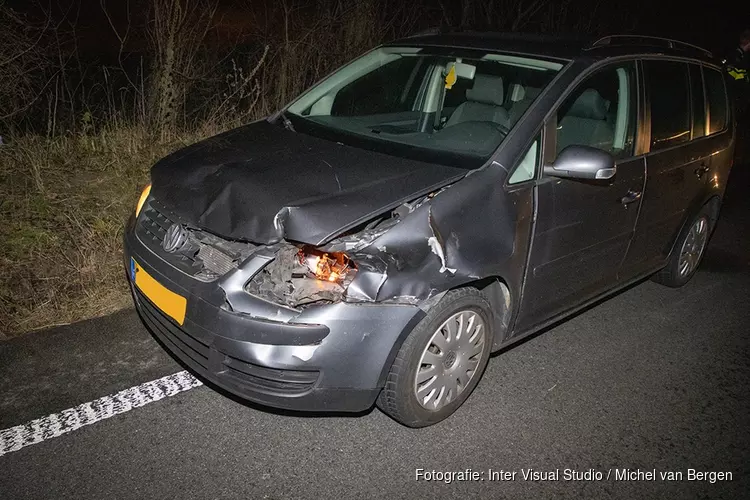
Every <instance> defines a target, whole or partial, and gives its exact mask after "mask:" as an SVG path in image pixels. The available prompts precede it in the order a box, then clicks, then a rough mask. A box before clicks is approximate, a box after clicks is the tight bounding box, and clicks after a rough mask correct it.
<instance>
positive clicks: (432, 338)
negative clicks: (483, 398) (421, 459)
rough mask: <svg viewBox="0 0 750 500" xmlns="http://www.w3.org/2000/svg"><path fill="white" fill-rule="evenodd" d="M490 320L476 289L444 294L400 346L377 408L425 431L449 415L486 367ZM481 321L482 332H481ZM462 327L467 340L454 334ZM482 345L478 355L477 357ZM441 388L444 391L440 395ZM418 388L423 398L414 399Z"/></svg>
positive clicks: (470, 390) (490, 333)
mask: <svg viewBox="0 0 750 500" xmlns="http://www.w3.org/2000/svg"><path fill="white" fill-rule="evenodd" d="M492 317H493V316H492V310H491V307H490V304H489V301H488V300H487V298H486V297H485V296H484V294H483V293H482V292H480V291H479V290H477V289H475V288H461V289H458V290H451V291H449V292H448V293H446V294H445V296H444V297H443V298H442V299H441V300H440V302H438V304H437V305H435V307H433V308H432V309H430V311H429V312H428V313H427V315H426V316H425V317H424V318H423V319H422V320H421V321H420V322H419V323H418V324H417V326H416V327H415V328H414V330H412V332H411V333H410V334H409V336H408V337H407V338H406V340H405V341H404V343H403V344H402V345H401V348H400V349H399V351H398V354H397V355H396V359H395V360H394V361H393V364H392V365H391V368H390V371H389V373H388V377H387V378H386V383H385V387H384V388H383V390H382V391H381V393H380V395H379V396H378V400H377V406H378V408H380V410H381V411H382V412H383V413H385V414H387V415H388V416H390V417H391V418H393V419H394V420H396V421H398V422H400V423H401V424H403V425H405V426H407V427H426V426H428V425H433V424H436V423H438V422H440V421H441V420H444V419H446V418H447V417H449V416H450V415H451V414H453V413H454V412H455V411H456V410H457V409H458V408H459V407H460V406H461V405H462V404H463V403H464V401H466V399H467V398H468V397H469V395H470V394H471V393H472V391H473V390H474V388H475V387H476V386H477V383H478V382H479V379H480V378H481V377H482V374H483V372H484V369H485V368H486V367H487V362H488V360H489V357H490V351H491V350H492V338H493V331H492ZM472 318H473V321H472ZM462 320H463V322H461V321H462ZM480 320H481V322H482V324H483V327H479V324H480V323H479V321H480ZM461 325H464V326H463V331H464V333H465V335H458V333H459V332H460V331H462V326H461ZM449 328H450V329H451V331H450V332H449V330H448V329H449ZM482 329H484V332H483V334H481V335H482V336H481V338H480V332H481V331H482ZM480 340H481V342H480ZM438 343H439V344H441V345H443V348H440V347H438ZM480 343H481V350H480V351H479V352H477V350H478V349H480ZM429 361H435V363H434V364H431V363H429ZM423 362H424V363H423ZM464 369H466V371H464ZM417 372H419V374H420V380H421V382H419V381H418V380H417ZM462 378H463V379H464V380H463V383H460V382H459V380H461V379H462ZM441 381H444V382H445V383H444V384H443V383H442V382H441ZM454 383H455V386H454V385H453V384H454ZM441 387H444V388H446V389H442V392H441V389H440V388H441ZM418 389H419V391H420V396H422V397H421V398H418V396H417V392H418ZM441 394H442V396H441ZM430 395H432V396H431V397H430ZM420 400H421V401H422V402H420Z"/></svg>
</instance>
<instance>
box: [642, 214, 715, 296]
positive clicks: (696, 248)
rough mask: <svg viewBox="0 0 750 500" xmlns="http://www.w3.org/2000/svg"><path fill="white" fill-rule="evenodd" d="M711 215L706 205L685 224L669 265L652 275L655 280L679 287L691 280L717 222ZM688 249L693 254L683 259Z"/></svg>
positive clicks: (668, 262)
mask: <svg viewBox="0 0 750 500" xmlns="http://www.w3.org/2000/svg"><path fill="white" fill-rule="evenodd" d="M711 216H712V214H711V209H710V207H709V206H708V205H704V206H703V208H702V209H701V211H700V212H698V215H696V216H695V218H693V220H691V221H690V223H689V224H685V227H683V228H682V231H681V232H680V235H679V237H678V238H677V241H676V242H675V245H674V248H673V249H672V254H671V255H670V256H669V260H668V261H667V265H666V266H665V267H664V268H663V269H662V270H661V271H659V272H658V273H656V274H655V275H654V276H653V277H652V279H653V280H654V281H655V282H657V283H659V284H662V285H665V286H668V287H671V288H678V287H681V286H683V285H684V284H686V283H687V282H688V281H690V278H692V277H693V275H694V274H695V271H696V270H697V269H698V266H699V265H700V261H701V259H702V258H703V254H704V253H705V252H706V247H707V246H708V240H709V238H710V237H711V231H712V230H713V227H714V223H715V221H714V220H713V219H712V218H711ZM698 228H700V229H698ZM696 231H699V232H696ZM686 251H687V252H688V253H689V254H690V255H691V257H689V258H688V260H687V261H686V260H685V259H683V255H685V252H686ZM686 265H687V267H686Z"/></svg>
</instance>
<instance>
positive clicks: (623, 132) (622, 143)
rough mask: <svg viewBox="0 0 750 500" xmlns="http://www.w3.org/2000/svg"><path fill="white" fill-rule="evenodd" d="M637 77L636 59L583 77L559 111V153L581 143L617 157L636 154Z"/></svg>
mask: <svg viewBox="0 0 750 500" xmlns="http://www.w3.org/2000/svg"><path fill="white" fill-rule="evenodd" d="M635 81H636V80H635V65H634V64H633V63H625V64H622V65H618V66H611V67H608V68H606V69H603V70H600V71H598V72H597V73H595V74H594V75H592V76H591V77H589V78H587V79H586V80H584V82H583V83H582V84H580V85H579V86H578V87H577V88H576V89H575V90H574V91H573V93H572V94H571V95H569V96H568V97H567V98H566V100H565V102H564V103H563V104H562V106H560V109H558V111H557V153H558V154H559V153H560V152H561V151H562V150H563V149H565V148H566V147H568V146H572V145H580V146H590V147H594V148H598V149H601V150H603V151H606V152H608V153H611V154H612V155H613V156H614V157H615V158H627V157H630V156H633V146H634V137H635V126H636V116H637V113H636V102H637V99H636V85H635Z"/></svg>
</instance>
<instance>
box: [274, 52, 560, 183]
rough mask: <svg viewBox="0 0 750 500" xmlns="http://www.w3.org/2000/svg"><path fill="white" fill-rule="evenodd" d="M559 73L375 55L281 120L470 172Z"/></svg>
mask: <svg viewBox="0 0 750 500" xmlns="http://www.w3.org/2000/svg"><path fill="white" fill-rule="evenodd" d="M561 67H562V65H561V64H560V63H558V62H553V61H547V60H542V59H535V58H529V57H520V56H516V55H508V54H500V53H494V52H486V51H477V50H468V49H456V48H439V47H435V48H420V47H381V48H379V49H375V50H373V51H371V52H369V53H368V54H365V55H364V56H362V57H361V58H359V59H357V60H355V61H353V62H352V63H350V64H348V65H347V66H344V67H343V68H341V69H340V70H338V71H337V72H335V73H333V74H332V75H331V76H329V77H328V78H326V79H325V80H323V81H322V82H320V83H319V84H318V85H316V86H315V87H313V88H312V89H310V90H309V91H307V92H306V93H305V94H303V95H302V96H301V97H300V98H299V99H297V100H296V101H295V102H294V103H292V104H291V105H290V106H289V107H288V108H287V116H288V118H289V119H290V121H291V122H292V124H293V125H294V127H295V129H299V131H301V132H303V133H310V134H312V135H318V136H322V137H325V138H330V139H333V140H336V141H338V142H342V143H345V144H351V145H356V146H358V147H366V148H369V149H374V150H378V151H383V152H386V153H389V154H394V155H397V156H410V157H417V158H420V159H426V160H430V161H436V162H442V163H445V164H454V165H455V164H458V165H462V166H469V167H471V168H474V167H477V166H479V165H481V164H482V163H483V162H484V161H486V159H487V158H488V157H489V155H491V154H492V153H493V152H494V151H495V149H497V147H498V146H499V145H500V144H501V142H502V141H503V139H504V138H505V136H506V135H507V134H508V132H509V131H510V129H511V128H512V127H513V126H514V125H515V123H516V121H517V120H518V119H519V117H520V116H521V115H522V114H523V110H525V109H526V108H527V107H528V106H529V105H530V103H531V102H532V101H533V100H534V99H535V98H536V96H537V95H539V93H540V92H541V91H542V90H543V89H544V88H545V87H546V86H547V85H548V84H549V82H550V81H551V80H552V79H553V78H554V77H555V75H556V74H557V72H558V71H559V70H560V68H561ZM526 89H528V92H525V90H526ZM511 90H512V91H511ZM456 159H460V160H462V161H460V162H457V161H456Z"/></svg>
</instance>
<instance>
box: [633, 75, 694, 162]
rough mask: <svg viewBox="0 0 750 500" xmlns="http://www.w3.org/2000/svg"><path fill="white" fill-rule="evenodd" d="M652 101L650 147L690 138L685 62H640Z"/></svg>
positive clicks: (675, 142)
mask: <svg viewBox="0 0 750 500" xmlns="http://www.w3.org/2000/svg"><path fill="white" fill-rule="evenodd" d="M643 67H644V69H645V73H646V90H647V92H648V96H649V101H650V103H651V150H652V151H655V150H658V149H664V148H668V147H671V146H676V145H678V144H682V143H683V142H687V141H689V140H690V90H689V89H690V87H689V82H688V72H687V64H685V63H678V62H672V61H643Z"/></svg>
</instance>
